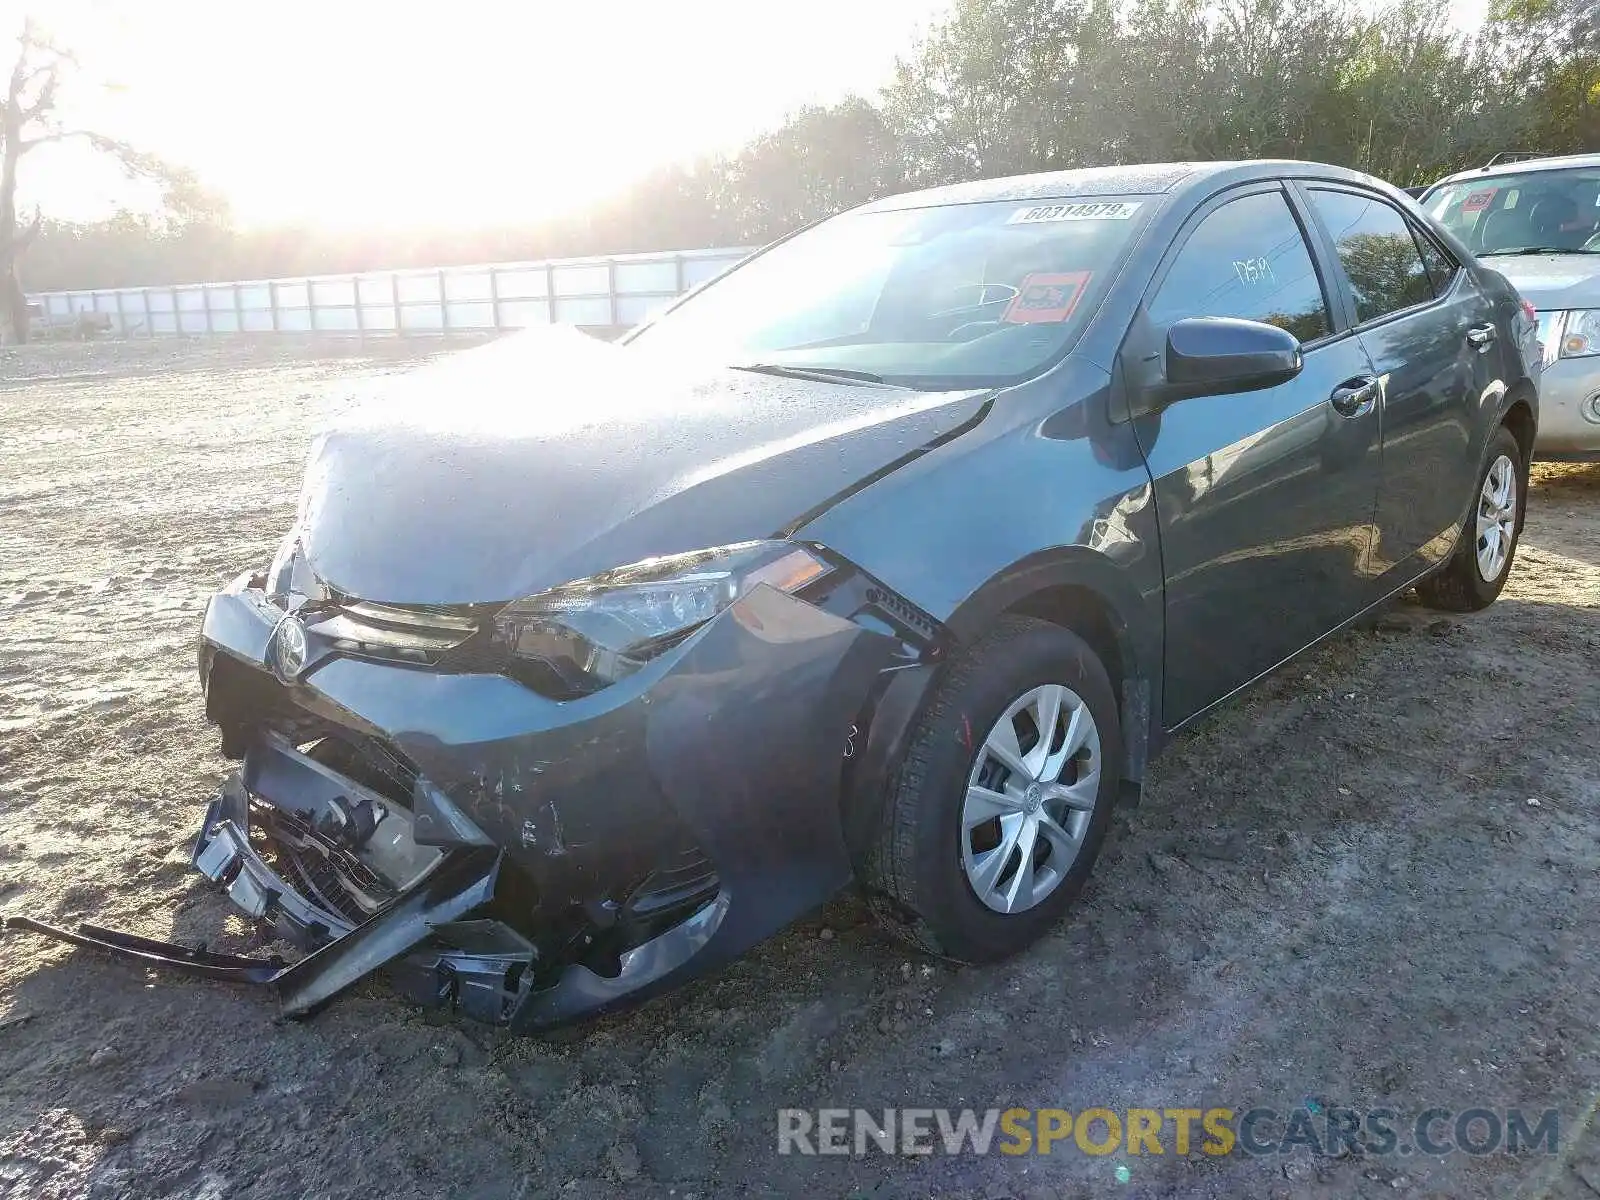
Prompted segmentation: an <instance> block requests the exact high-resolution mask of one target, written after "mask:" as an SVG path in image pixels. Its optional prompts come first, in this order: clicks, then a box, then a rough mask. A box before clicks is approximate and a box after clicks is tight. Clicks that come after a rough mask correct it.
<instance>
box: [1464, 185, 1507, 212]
mask: <svg viewBox="0 0 1600 1200" xmlns="http://www.w3.org/2000/svg"><path fill="white" fill-rule="evenodd" d="M1499 190H1500V189H1499V188H1484V189H1483V190H1482V191H1481V192H1473V193H1472V194H1471V195H1470V196H1468V197H1467V198H1466V199H1465V200H1463V201H1462V202H1461V211H1462V212H1464V213H1470V212H1482V211H1483V210H1484V209H1486V208H1488V207H1489V201H1491V200H1493V199H1494V194H1495V192H1497V191H1499Z"/></svg>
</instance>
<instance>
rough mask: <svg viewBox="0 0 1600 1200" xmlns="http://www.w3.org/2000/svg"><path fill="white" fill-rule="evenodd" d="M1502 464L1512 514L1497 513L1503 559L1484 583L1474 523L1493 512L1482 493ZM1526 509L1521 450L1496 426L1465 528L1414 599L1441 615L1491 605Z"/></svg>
mask: <svg viewBox="0 0 1600 1200" xmlns="http://www.w3.org/2000/svg"><path fill="white" fill-rule="evenodd" d="M1507 463H1509V464H1510V467H1509V469H1510V472H1511V487H1510V496H1511V501H1512V504H1513V505H1514V508H1515V511H1514V512H1512V513H1510V514H1509V516H1505V515H1504V514H1501V522H1502V523H1501V526H1500V533H1499V537H1500V539H1501V540H1502V541H1503V542H1504V558H1503V560H1502V561H1500V563H1499V567H1498V570H1491V571H1490V572H1488V574H1492V575H1493V578H1486V572H1485V569H1484V565H1483V557H1484V556H1483V554H1481V553H1480V551H1482V550H1483V549H1484V547H1485V544H1486V543H1485V541H1484V539H1483V538H1482V537H1480V535H1479V523H1480V521H1481V520H1485V519H1490V518H1492V517H1493V516H1494V515H1496V513H1498V512H1499V510H1496V509H1494V508H1493V506H1492V505H1491V504H1490V502H1489V498H1488V497H1487V496H1486V494H1485V493H1486V491H1487V490H1488V489H1489V485H1490V478H1491V476H1493V475H1494V473H1495V472H1496V470H1497V469H1498V470H1501V471H1504V470H1505V469H1506V466H1505V464H1507ZM1527 507H1528V464H1527V462H1526V461H1525V460H1524V458H1523V456H1522V447H1521V446H1519V445H1517V439H1516V438H1514V437H1512V436H1511V431H1510V430H1509V429H1507V428H1506V427H1505V426H1504V425H1502V426H1501V427H1500V428H1499V429H1497V430H1495V432H1494V436H1493V437H1491V438H1490V439H1489V452H1488V454H1487V455H1486V456H1485V458H1484V463H1483V467H1482V469H1480V470H1479V472H1478V479H1477V483H1476V484H1475V485H1474V486H1473V489H1472V505H1471V507H1470V508H1469V509H1468V511H1467V523H1466V525H1465V526H1463V528H1462V530H1461V537H1460V538H1459V539H1458V540H1457V542H1456V548H1455V551H1454V552H1453V553H1452V554H1451V555H1450V558H1449V561H1447V562H1446V563H1445V565H1444V566H1443V567H1442V568H1440V570H1439V571H1438V572H1437V573H1436V574H1434V575H1431V576H1429V577H1428V578H1427V579H1425V580H1423V581H1422V582H1421V583H1419V584H1418V585H1417V595H1418V596H1419V597H1421V599H1422V602H1423V603H1424V604H1426V605H1428V607H1430V608H1439V609H1444V610H1445V611H1446V612H1477V611H1478V610H1479V609H1483V608H1488V607H1489V605H1491V604H1493V603H1494V602H1495V600H1496V599H1497V598H1498V597H1499V595H1500V592H1501V590H1502V589H1503V588H1504V587H1505V586H1506V580H1507V579H1508V578H1510V576H1511V566H1512V564H1513V563H1514V562H1515V561H1516V557H1517V541H1518V539H1519V538H1520V537H1521V534H1522V519H1523V514H1524V513H1525V512H1526V511H1527Z"/></svg>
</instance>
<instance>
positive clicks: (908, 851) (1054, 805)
mask: <svg viewBox="0 0 1600 1200" xmlns="http://www.w3.org/2000/svg"><path fill="white" fill-rule="evenodd" d="M1052 685H1053V686H1052ZM1057 688H1064V689H1066V690H1065V691H1064V692H1061V691H1057V690H1056V689H1057ZM1030 695H1031V696H1034V697H1036V700H1035V702H1034V703H1033V704H1031V705H1030V706H1028V707H1025V708H1023V709H1021V710H1018V712H1017V714H1016V715H1014V716H1010V717H1008V716H1007V714H1008V712H1009V711H1010V710H1011V709H1013V708H1014V707H1015V706H1016V705H1017V704H1018V703H1019V702H1020V701H1023V700H1026V699H1027V698H1028V697H1030ZM1051 695H1056V696H1057V697H1058V699H1059V711H1060V713H1061V717H1060V718H1059V720H1058V721H1057V722H1055V723H1053V724H1052V733H1053V742H1052V746H1051V747H1047V748H1046V750H1045V752H1044V753H1043V754H1042V755H1038V754H1037V753H1035V755H1034V757H1035V758H1038V759H1042V763H1043V768H1042V771H1041V772H1040V776H1041V777H1047V776H1048V772H1049V769H1050V765H1051V764H1052V763H1054V762H1058V761H1060V762H1064V763H1065V765H1064V766H1063V767H1061V768H1060V776H1059V780H1058V782H1056V783H1054V784H1051V783H1048V782H1046V783H1034V784H1032V788H1031V789H1030V788H1029V787H1028V786H1027V783H1026V781H1031V780H1033V779H1034V778H1035V776H1034V775H1028V776H1026V777H1024V776H1023V775H1022V774H1020V773H1018V772H1017V771H1014V770H1011V769H1008V768H1005V767H1003V766H1002V765H1001V764H1000V762H999V760H998V759H997V758H995V757H994V754H995V751H994V750H992V749H991V747H990V745H989V739H990V734H991V732H997V731H998V730H999V729H1000V725H999V722H1000V721H1001V720H1002V718H1006V719H1007V721H1008V727H1009V728H1010V730H1011V736H1012V737H1014V738H1015V739H1016V747H1017V748H1018V749H1020V748H1021V747H1022V746H1023V745H1024V744H1025V742H1026V744H1028V745H1029V746H1030V749H1031V750H1033V751H1034V752H1037V751H1038V736H1037V732H1036V731H1037V729H1038V728H1039V726H1040V725H1042V724H1044V723H1045V720H1046V718H1045V717H1043V716H1042V715H1041V714H1044V713H1046V712H1048V711H1050V710H1049V708H1048V704H1049V697H1050V696H1051ZM1080 711H1081V712H1083V713H1085V714H1086V715H1087V716H1088V717H1089V718H1091V719H1092V725H1090V726H1073V725H1071V723H1070V722H1071V719H1072V714H1075V713H1078V712H1080ZM1019 730H1020V732H1019ZM1030 732H1031V733H1032V741H1031V742H1027V741H1026V739H1027V737H1028V735H1029V734H1030ZM1078 738H1083V739H1085V740H1084V741H1083V742H1082V747H1081V748H1080V749H1077V750H1074V749H1072V745H1071V744H1070V743H1072V742H1075V741H1076V739H1078ZM1092 741H1097V742H1098V750H1097V751H1093V752H1091V751H1092V747H1091V742H1092ZM1008 753H1009V750H1008ZM1023 753H1024V755H1027V754H1028V751H1023ZM1121 758H1122V735H1121V728H1120V724H1119V721H1118V716H1117V705H1116V700H1115V697H1114V694H1113V692H1112V688H1111V681H1110V679H1109V677H1108V676H1107V674H1106V670H1105V667H1104V666H1102V665H1101V663H1100V660H1099V659H1098V658H1097V657H1096V656H1095V654H1094V651H1093V650H1091V649H1090V648H1089V646H1088V644H1087V643H1086V642H1084V641H1083V639H1082V638H1080V637H1078V636H1077V635H1076V634H1074V633H1072V632H1070V631H1068V630H1066V629H1063V628H1061V627H1060V626H1057V625H1052V624H1049V623H1048V622H1045V621H1039V620H1035V619H1033V618H1031V617H1017V616H1007V617H1003V618H1001V620H1000V621H999V622H998V623H997V625H996V628H995V630H994V631H993V632H992V633H991V634H989V635H988V636H987V637H985V638H983V639H982V640H981V641H979V642H976V643H974V644H973V645H972V646H971V647H970V648H968V649H967V650H965V651H963V652H962V653H961V654H960V655H958V656H957V657H956V658H955V659H954V660H953V661H952V662H951V664H950V666H949V669H948V672H947V674H946V676H945V678H944V679H943V681H942V682H941V683H940V684H939V685H938V688H937V690H936V692H935V693H934V696H933V699H932V701H931V702H930V703H929V705H928V708H927V710H926V711H925V712H924V714H923V715H922V717H921V718H920V719H919V721H918V723H917V726H916V728H915V730H914V732H913V733H912V736H911V739H910V741H909V744H908V747H907V750H906V755H905V758H904V759H903V760H902V761H901V763H900V765H899V767H898V769H897V770H896V771H895V772H894V774H893V775H892V777H891V779H890V781H889V784H888V794H887V796H886V797H885V803H884V812H883V822H882V826H881V827H880V829H879V831H878V836H877V841H876V844H875V845H874V846H873V847H872V850H871V852H870V853H869V855H868V856H867V863H866V868H865V871H864V875H865V878H864V880H863V882H864V884H865V886H866V890H867V895H868V900H869V904H870V906H871V908H872V910H873V912H874V913H875V915H877V917H878V918H879V920H880V921H881V923H882V924H883V925H884V926H885V927H886V928H887V929H888V930H889V931H890V932H891V933H893V934H895V935H896V936H897V937H900V938H903V939H905V940H907V941H910V942H911V943H912V944H914V945H916V946H917V947H919V948H920V949H923V950H926V951H928V952H929V953H932V954H937V955H940V956H943V957H946V958H952V959H956V960H958V961H962V962H972V963H980V962H993V961H996V960H999V959H1002V958H1006V957H1008V956H1010V955H1013V954H1016V953H1017V952H1019V951H1021V950H1023V949H1024V948H1026V947H1027V946H1029V945H1030V944H1032V943H1033V942H1034V941H1036V940H1038V938H1039V937H1040V936H1042V935H1043V934H1044V933H1046V932H1047V931H1048V930H1049V929H1050V928H1051V927H1052V926H1054V925H1055V924H1056V923H1057V921H1059V920H1060V918H1061V916H1062V914H1063V913H1064V912H1065V911H1066V909H1067V908H1068V906H1069V905H1070V904H1071V903H1072V901H1073V899H1074V898H1075V897H1076V896H1077V894H1078V893H1079V892H1080V891H1081V890H1082V888H1083V884H1084V881H1085V880H1086V879H1087V878H1088V876H1089V872H1090V870H1092V869H1093V867H1094V861H1095V858H1096V857H1097V856H1098V855H1099V852H1100V847H1101V844H1102V843H1103V842H1104V840H1105V835H1106V830H1107V828H1108V826H1109V824H1110V820H1111V810H1112V807H1113V801H1114V800H1115V797H1116V795H1117V790H1118V786H1119V784H1120V780H1121V775H1120V763H1121ZM1020 765H1022V764H1019V766H1020ZM1095 770H1098V778H1097V779H1096V778H1095V777H1094V775H1093V772H1094V771H1095ZM1069 776H1070V779H1071V782H1070V783H1067V782H1062V781H1066V780H1068V779H1069ZM973 778H981V779H982V781H983V783H984V784H985V785H986V786H987V785H993V787H994V788H995V789H998V791H999V796H1001V797H1004V798H1005V799H1006V800H1007V803H1008V804H1010V803H1015V805H1016V807H1015V809H1010V808H1007V809H1005V810H1004V813H1005V816H1004V821H1002V820H1001V818H1000V817H995V818H994V819H993V820H992V821H986V822H984V823H983V824H982V825H979V826H976V827H973V828H971V829H969V828H967V824H966V821H965V820H964V817H966V818H967V819H968V820H970V819H972V815H973V814H976V813H981V812H984V811H987V808H986V807H985V805H988V804H989V803H990V801H991V800H992V799H993V798H996V792H995V791H994V790H984V789H980V791H979V792H978V793H976V795H977V797H978V798H977V799H976V800H974V801H969V799H968V796H969V781H970V780H972V779H973ZM1033 789H1037V790H1033ZM969 803H970V804H972V805H973V807H972V808H971V809H969V808H968V805H969ZM1091 804H1092V807H1089V805H1091ZM1029 805H1031V806H1032V807H1031V809H1030V808H1029V807H1028V806H1029ZM1040 814H1043V815H1040ZM1047 817H1048V818H1049V819H1050V821H1051V822H1053V823H1054V826H1055V827H1054V829H1051V827H1050V824H1049V823H1047V822H1046V820H1045V818H1047ZM1030 822H1032V823H1033V824H1032V828H1033V830H1034V834H1035V839H1034V842H1033V845H1034V847H1035V848H1033V849H1031V850H1030V859H1029V862H1030V864H1031V867H1032V869H1031V870H1030V872H1029V873H1028V874H1027V875H1026V876H1025V875H1024V874H1023V871H1022V865H1023V864H1022V854H1021V853H1020V851H1021V849H1022V847H1021V843H1020V842H1019V843H1017V844H1016V845H1014V846H1013V845H1010V844H1009V843H1008V842H1007V841H1006V838H1007V837H1008V832H1007V831H1008V829H1017V830H1023V829H1025V828H1026V827H1028V825H1029V823H1030ZM1069 834H1070V835H1071V837H1070V838H1069V837H1068V836H1067V835H1069ZM1018 836H1019V837H1021V838H1023V840H1027V838H1026V834H1025V833H1021V834H1019V835H1018ZM1074 839H1075V847H1076V849H1075V856H1074V857H1070V858H1068V857H1067V855H1068V853H1069V851H1068V850H1067V849H1064V848H1063V847H1064V846H1066V845H1069V844H1072V843H1073V840H1074ZM1002 846H1006V847H1007V849H1006V854H1007V855H1008V856H1009V857H1008V859H1007V860H1006V861H1007V862H1009V863H1011V864H1014V868H1015V869H1013V870H1007V869H1005V863H1003V862H1002V861H1001V860H1000V859H998V858H995V857H993V855H995V854H997V853H998V852H999V850H1000V848H1001V847H1002ZM996 864H999V865H998V866H997V865H996ZM1063 866H1065V869H1062V868H1063ZM991 874H993V875H994V876H995V882H994V883H993V884H992V886H989V887H986V888H985V890H984V894H985V895H989V896H990V897H991V900H992V901H993V902H995V903H1004V902H1006V901H1005V900H1004V897H1003V893H1004V892H1006V890H1007V889H1010V890H1012V891H1014V892H1015V893H1016V896H1017V899H1016V900H1015V901H1013V903H1014V904H1015V909H1014V910H1013V911H1009V912H1003V911H999V910H998V909H997V908H995V907H994V906H993V904H992V903H985V902H984V900H982V899H980V893H979V890H978V884H977V883H975V882H974V880H975V878H976V879H977V880H978V883H982V882H983V881H984V880H985V879H988V878H989V877H990V875H991ZM1052 875H1053V876H1054V877H1055V881H1054V883H1051V882H1050V880H1051V876H1052ZM1047 884H1048V885H1049V887H1050V890H1048V892H1047V894H1044V895H1042V896H1040V898H1038V899H1037V900H1033V901H1029V900H1028V896H1029V895H1031V894H1033V893H1034V892H1035V891H1037V890H1039V889H1041V888H1044V887H1045V886H1046V885H1047ZM1030 885H1031V887H1030Z"/></svg>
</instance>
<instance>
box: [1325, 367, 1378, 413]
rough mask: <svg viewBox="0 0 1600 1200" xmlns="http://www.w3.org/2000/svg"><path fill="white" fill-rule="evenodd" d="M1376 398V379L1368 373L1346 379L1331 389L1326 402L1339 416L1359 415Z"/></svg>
mask: <svg viewBox="0 0 1600 1200" xmlns="http://www.w3.org/2000/svg"><path fill="white" fill-rule="evenodd" d="M1377 400H1378V381H1377V380H1376V379H1374V378H1372V376H1370V375H1362V376H1359V377H1357V378H1355V379H1347V380H1345V381H1344V382H1343V383H1341V384H1340V385H1339V386H1338V387H1336V388H1334V389H1333V395H1331V396H1329V397H1328V403H1329V404H1331V405H1333V411H1334V412H1336V413H1338V414H1339V415H1340V416H1341V417H1359V416H1360V415H1361V414H1362V413H1364V412H1367V411H1369V410H1370V409H1371V408H1372V406H1373V405H1374V404H1375V403H1377Z"/></svg>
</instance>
